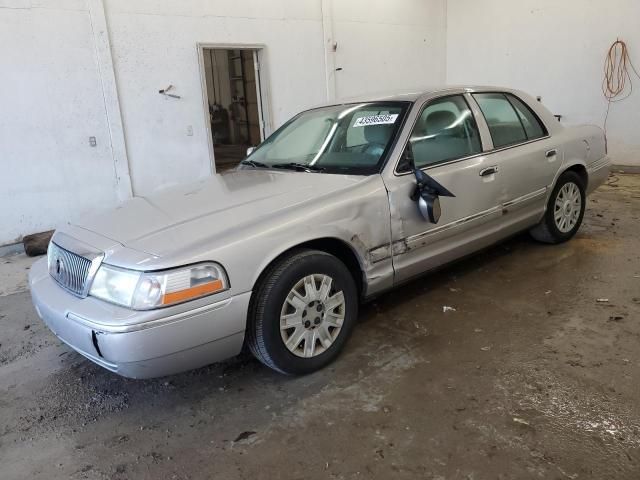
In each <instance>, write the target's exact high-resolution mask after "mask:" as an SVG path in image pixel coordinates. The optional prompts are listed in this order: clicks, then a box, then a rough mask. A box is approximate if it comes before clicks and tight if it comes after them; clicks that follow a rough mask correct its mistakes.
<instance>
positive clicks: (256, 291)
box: [29, 87, 609, 378]
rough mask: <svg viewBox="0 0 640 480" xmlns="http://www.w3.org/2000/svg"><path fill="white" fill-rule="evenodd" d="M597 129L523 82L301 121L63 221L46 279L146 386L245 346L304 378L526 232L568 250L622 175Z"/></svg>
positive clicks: (79, 322) (43, 267)
mask: <svg viewBox="0 0 640 480" xmlns="http://www.w3.org/2000/svg"><path fill="white" fill-rule="evenodd" d="M608 172H609V159H608V156H607V151H606V141H605V136H604V133H603V131H602V130H601V129H600V128H598V127H593V126H579V127H571V128H569V127H564V126H563V125H561V124H560V123H559V122H558V120H557V119H556V118H555V117H554V116H553V115H552V114H551V113H550V112H549V111H548V110H547V109H546V108H545V107H544V106H543V105H542V104H541V103H540V102H538V101H536V100H535V99H533V98H532V97H530V96H529V95H527V94H525V93H523V92H520V91H516V90H510V89H503V88H490V87H474V88H444V89H434V90H430V91H426V92H421V93H411V94H402V95H395V96H389V97H378V98H366V99H361V100H357V101H348V102H346V101H345V102H341V103H337V104H334V105H328V106H323V107H320V108H314V109H311V110H307V111H305V112H302V113H300V114H298V115H296V116H295V117H293V118H292V119H291V120H289V121H288V122H287V123H285V124H284V125H283V126H282V127H281V128H279V129H278V130H277V131H276V132H275V133H273V134H272V135H271V136H270V137H268V138H267V139H266V140H265V141H264V142H263V143H262V144H261V145H259V146H258V147H257V148H255V149H250V152H248V156H247V158H246V159H245V160H244V161H243V162H242V163H241V165H239V167H238V168H237V169H235V170H233V171H230V172H228V173H225V174H222V175H214V176H212V177H210V178H207V179H205V180H202V181H200V182H198V183H195V184H190V185H185V186H180V187H177V188H172V189H168V190H164V191H160V192H158V193H156V194H153V195H150V196H148V197H135V198H133V199H132V200H130V201H128V202H126V203H125V204H124V205H122V206H121V207H120V208H117V209H115V210H113V211H110V212H107V213H104V214H101V215H97V216H91V217H89V218H86V219H84V220H83V221H80V222H77V223H74V224H70V225H66V226H64V227H62V228H60V229H58V230H57V231H56V232H55V234H54V236H53V238H52V240H51V243H50V245H49V250H48V255H47V258H46V259H41V260H40V261H38V262H36V263H35V264H34V266H33V268H32V269H31V272H30V279H29V282H30V288H31V293H32V297H33V301H34V304H35V307H36V310H37V312H38V314H39V315H40V317H41V318H42V319H43V321H44V322H45V323H46V324H47V325H48V326H49V328H50V329H51V330H52V331H53V333H55V334H56V335H57V336H58V337H59V338H60V339H61V340H62V341H64V342H65V343H67V344H68V345H69V346H70V347H71V348H73V349H74V350H76V351H78V352H79V353H80V354H82V355H84V356H85V357H87V358H88V359H89V360H92V361H93V362H95V363H97V364H98V365H101V366H103V367H105V368H107V369H109V370H111V371H113V372H116V373H118V374H120V375H124V376H128V377H134V378H148V377H156V376H162V375H167V374H172V373H176V372H180V371H184V370H187V369H192V368H196V367H200V366H203V365H206V364H209V363H213V362H216V361H219V360H222V359H225V358H228V357H231V356H233V355H236V354H238V353H239V352H240V351H241V349H242V348H243V346H244V345H246V346H247V347H248V348H249V349H250V351H251V352H253V354H254V355H255V356H256V357H257V358H258V359H259V360H260V361H261V362H263V363H264V364H265V365H267V366H269V367H271V368H273V369H275V370H277V371H279V372H282V373H286V374H304V373H308V372H312V371H314V370H317V369H320V368H322V367H324V366H325V365H327V364H328V363H330V362H331V361H333V360H334V359H335V358H336V357H337V356H338V354H339V353H340V351H341V350H342V349H343V347H344V346H345V343H346V342H347V340H348V338H349V335H350V333H351V332H352V330H353V328H354V325H355V323H356V320H357V316H358V306H359V304H360V303H361V302H363V301H366V300H367V299H370V298H372V297H374V296H376V295H378V294H380V293H381V292H384V291H387V290H389V289H392V288H394V287H396V286H398V285H400V284H402V283H403V282H407V281H409V280H411V279H413V278H415V277H417V276H419V275H422V274H424V273H425V272H428V271H430V270H433V269H434V268H436V267H440V266H441V265H443V264H446V263H448V262H451V261H452V260H455V259H457V258H460V257H462V256H465V255H468V254H470V253H472V252H475V251H478V250H480V249H483V248H485V247H487V246H489V245H492V244H494V243H496V242H499V241H501V240H502V239H504V238H505V237H508V236H511V235H513V234H515V233H517V232H520V231H527V230H528V231H529V232H530V234H531V236H532V237H533V238H534V239H535V240H538V241H540V242H545V243H549V244H556V243H560V242H564V241H567V240H569V239H570V238H571V237H573V236H574V235H575V233H576V231H577V230H578V228H579V227H580V224H581V222H582V218H583V215H584V209H585V197H586V195H587V194H589V193H590V192H592V191H593V190H594V189H595V188H597V187H598V186H599V185H600V184H601V183H603V182H604V180H605V179H606V178H607V176H608Z"/></svg>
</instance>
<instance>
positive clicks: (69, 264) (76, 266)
mask: <svg viewBox="0 0 640 480" xmlns="http://www.w3.org/2000/svg"><path fill="white" fill-rule="evenodd" d="M47 257H48V261H49V274H50V275H51V276H52V277H53V279H54V280H55V281H56V282H58V283H59V284H60V285H61V286H63V287H64V288H66V289H67V290H69V291H70V292H72V293H74V294H76V295H80V296H84V295H86V286H87V280H88V278H89V272H90V270H91V263H92V262H91V260H90V259H88V258H85V257H83V256H81V255H78V254H76V253H73V252H70V251H68V250H65V249H64V248H62V247H60V246H58V245H56V244H55V243H53V242H51V243H50V244H49V249H48V251H47Z"/></svg>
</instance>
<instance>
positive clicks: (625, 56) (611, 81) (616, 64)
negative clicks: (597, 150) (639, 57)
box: [602, 39, 640, 133]
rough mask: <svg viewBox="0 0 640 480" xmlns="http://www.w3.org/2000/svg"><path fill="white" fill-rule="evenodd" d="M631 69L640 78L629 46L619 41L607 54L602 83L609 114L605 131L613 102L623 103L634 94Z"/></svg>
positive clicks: (614, 43) (606, 117) (605, 121)
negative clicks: (630, 54)
mask: <svg viewBox="0 0 640 480" xmlns="http://www.w3.org/2000/svg"><path fill="white" fill-rule="evenodd" d="M629 67H631V70H632V71H633V73H635V75H636V77H638V78H640V75H639V74H638V71H637V70H636V67H635V66H634V65H633V62H632V61H631V57H630V56H629V49H628V48H627V44H626V43H625V42H624V41H622V40H620V39H617V40H616V41H615V42H613V44H612V45H611V47H610V48H609V51H608V52H607V57H606V59H605V61H604V80H603V81H602V94H603V95H604V98H606V99H607V102H608V104H607V114H606V116H605V119H604V131H605V133H606V131H607V120H608V119H609V110H610V108H611V104H612V103H613V102H621V101H622V100H624V99H626V98H628V97H629V96H630V95H631V94H632V93H633V81H632V79H631V72H630V71H629ZM627 82H628V88H627Z"/></svg>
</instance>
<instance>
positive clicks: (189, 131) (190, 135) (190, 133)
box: [187, 125, 193, 137]
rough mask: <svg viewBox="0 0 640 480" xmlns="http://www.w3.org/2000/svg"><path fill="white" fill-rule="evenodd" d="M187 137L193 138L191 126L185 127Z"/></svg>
mask: <svg viewBox="0 0 640 480" xmlns="http://www.w3.org/2000/svg"><path fill="white" fill-rule="evenodd" d="M187 136H188V137H193V125H187Z"/></svg>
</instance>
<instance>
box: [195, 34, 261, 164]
mask: <svg viewBox="0 0 640 480" xmlns="http://www.w3.org/2000/svg"><path fill="white" fill-rule="evenodd" d="M196 48H197V51H198V65H199V67H200V87H201V90H202V107H203V113H204V120H205V122H204V123H205V128H206V132H207V144H208V147H209V159H210V168H211V174H215V173H216V161H215V153H214V150H213V134H212V132H211V122H210V120H209V98H208V97H209V96H208V92H207V77H206V72H205V69H204V51H205V49H212V48H213V49H221V50H252V51H253V52H254V53H253V59H254V62H253V64H254V68H255V76H256V89H257V92H256V93H257V97H258V116H259V117H261V118H258V120H259V121H260V136H261V139H262V140H264V139H265V138H266V137H268V136H269V135H271V132H272V131H273V130H272V125H273V123H272V120H271V119H272V117H271V95H270V89H269V81H268V79H269V71H268V68H267V62H266V61H265V58H266V53H267V49H266V46H265V45H263V44H250V43H198V44H196Z"/></svg>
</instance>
